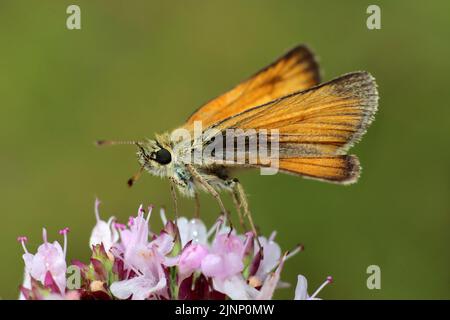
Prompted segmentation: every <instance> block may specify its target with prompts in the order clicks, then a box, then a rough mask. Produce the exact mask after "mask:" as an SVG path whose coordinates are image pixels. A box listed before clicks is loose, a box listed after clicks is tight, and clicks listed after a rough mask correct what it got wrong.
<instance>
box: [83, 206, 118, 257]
mask: <svg viewBox="0 0 450 320" xmlns="http://www.w3.org/2000/svg"><path fill="white" fill-rule="evenodd" d="M99 206H100V201H99V200H98V199H95V218H96V219H97V223H96V224H95V227H94V229H93V230H92V233H91V238H90V239H89V246H90V247H91V248H92V247H93V246H95V245H97V244H101V243H103V246H104V247H105V250H106V252H108V251H109V249H111V247H112V246H113V244H115V243H116V242H117V241H118V240H119V234H118V232H117V230H116V229H115V228H114V226H112V223H113V221H114V217H111V218H109V219H108V222H105V221H103V220H102V219H100V213H99V210H98V208H99Z"/></svg>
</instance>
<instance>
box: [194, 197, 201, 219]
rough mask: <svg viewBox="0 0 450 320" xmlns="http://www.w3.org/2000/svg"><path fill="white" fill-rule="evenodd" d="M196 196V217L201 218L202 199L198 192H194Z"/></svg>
mask: <svg viewBox="0 0 450 320" xmlns="http://www.w3.org/2000/svg"><path fill="white" fill-rule="evenodd" d="M194 198H195V217H196V218H200V199H199V197H198V193H197V192H196V193H194Z"/></svg>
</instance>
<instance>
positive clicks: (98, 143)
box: [95, 140, 142, 147]
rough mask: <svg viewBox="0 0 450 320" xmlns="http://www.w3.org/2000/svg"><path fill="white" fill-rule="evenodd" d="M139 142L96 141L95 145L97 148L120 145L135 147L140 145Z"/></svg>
mask: <svg viewBox="0 0 450 320" xmlns="http://www.w3.org/2000/svg"><path fill="white" fill-rule="evenodd" d="M140 143H142V142H139V141H114V140H97V141H95V145H96V146H97V147H103V146H115V145H119V144H134V145H138V146H139V145H140Z"/></svg>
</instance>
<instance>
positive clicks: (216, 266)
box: [201, 233, 244, 279]
mask: <svg viewBox="0 0 450 320" xmlns="http://www.w3.org/2000/svg"><path fill="white" fill-rule="evenodd" d="M243 253H244V243H243V242H242V240H241V239H240V238H239V237H238V236H236V235H233V234H223V233H222V234H219V235H217V236H216V238H215V239H214V241H213V244H212V247H211V253H210V254H208V255H207V256H206V257H204V259H203V261H202V264H201V268H202V272H203V274H204V275H205V276H207V277H213V278H220V279H225V278H228V277H231V276H233V275H235V274H238V273H240V272H241V271H242V270H243V269H244V263H243V262H242V257H243Z"/></svg>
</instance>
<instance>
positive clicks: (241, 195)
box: [233, 179, 262, 252]
mask: <svg viewBox="0 0 450 320" xmlns="http://www.w3.org/2000/svg"><path fill="white" fill-rule="evenodd" d="M233 182H234V183H233V190H234V193H235V194H236V195H237V198H238V199H239V204H240V206H242V208H243V209H244V217H247V218H248V222H249V223H250V227H251V229H252V231H253V233H254V235H255V239H256V242H257V243H258V246H259V248H260V249H261V252H262V246H261V243H260V242H259V237H258V231H257V230H256V226H255V223H254V222H253V217H252V214H251V212H250V210H249V208H248V201H247V196H246V195H245V191H244V188H243V187H242V184H241V183H240V182H239V180H238V179H233Z"/></svg>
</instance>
